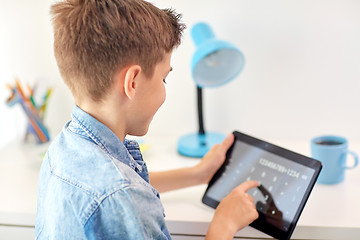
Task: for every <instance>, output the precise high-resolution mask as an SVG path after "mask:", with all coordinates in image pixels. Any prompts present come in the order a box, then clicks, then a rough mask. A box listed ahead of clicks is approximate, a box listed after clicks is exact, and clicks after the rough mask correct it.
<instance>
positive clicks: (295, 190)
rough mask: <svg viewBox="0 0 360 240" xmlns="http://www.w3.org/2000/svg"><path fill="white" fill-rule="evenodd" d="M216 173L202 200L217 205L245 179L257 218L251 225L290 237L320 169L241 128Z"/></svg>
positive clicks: (300, 156) (315, 162)
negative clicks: (254, 185) (250, 184)
mask: <svg viewBox="0 0 360 240" xmlns="http://www.w3.org/2000/svg"><path fill="white" fill-rule="evenodd" d="M233 134H234V136H235V140H234V143H233V145H232V146H231V147H230V149H229V150H228V152H227V154H226V159H225V162H224V164H223V165H222V166H221V167H220V168H219V170H218V171H217V172H216V173H215V175H214V176H213V178H212V179H211V181H210V182H209V185H208V187H207V189H206V191H205V194H204V196H203V198H202V202H203V203H204V204H206V205H208V206H210V207H212V208H216V207H217V205H218V204H219V203H220V201H221V200H222V199H223V198H224V197H225V196H226V195H228V194H229V193H230V192H231V191H232V190H233V189H234V188H235V187H237V186H238V185H240V184H241V183H242V182H244V181H247V180H256V181H258V182H259V186H258V187H257V188H253V189H250V190H249V191H248V194H250V195H251V196H252V197H253V198H254V200H255V205H256V209H257V211H258V213H259V218H258V219H257V220H255V221H254V222H253V223H251V224H250V226H252V227H254V228H256V229H258V230H260V231H262V232H264V233H266V234H268V235H270V236H272V237H275V238H277V239H290V237H291V234H292V233H293V231H294V229H295V226H296V223H297V221H298V219H299V217H300V214H301V212H302V210H303V208H304V206H305V203H306V201H307V199H308V197H309V195H310V192H311V190H312V188H313V186H314V184H315V182H316V179H317V177H318V175H319V173H320V170H321V167H322V166H321V162H319V161H317V160H314V159H312V158H309V157H306V156H303V155H300V154H298V153H295V152H293V151H290V150H287V149H284V148H281V147H279V146H276V145H273V144H271V143H269V142H266V141H263V140H260V139H257V138H254V137H252V136H249V135H246V134H244V133H240V132H237V131H235V132H233Z"/></svg>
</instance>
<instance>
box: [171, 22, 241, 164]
mask: <svg viewBox="0 0 360 240" xmlns="http://www.w3.org/2000/svg"><path fill="white" fill-rule="evenodd" d="M191 36H192V39H193V41H194V43H195V46H196V51H195V53H194V55H193V58H192V61H191V73H192V76H193V79H194V81H195V83H196V85H197V105H198V121H199V132H198V133H195V134H189V135H186V136H183V137H181V138H180V139H179V142H178V152H179V153H180V154H181V155H184V156H188V157H203V156H204V155H205V154H206V153H207V152H208V150H209V149H210V148H211V147H212V146H213V145H214V144H216V143H220V142H222V141H223V139H224V138H225V135H223V134H220V133H208V132H205V129H204V118H203V108H202V106H203V104H202V88H204V87H218V86H221V85H224V84H226V83H228V82H230V81H231V80H233V79H234V78H235V77H236V76H237V75H238V74H239V73H240V72H241V71H242V70H243V68H244V64H245V58H244V55H243V54H242V52H241V51H240V50H239V49H238V48H236V47H235V46H234V45H232V44H231V43H229V42H226V41H223V40H220V39H218V38H216V37H215V34H214V33H213V31H212V29H211V27H210V26H209V25H208V24H206V23H203V22H200V23H197V24H195V25H194V26H193V27H192V29H191Z"/></svg>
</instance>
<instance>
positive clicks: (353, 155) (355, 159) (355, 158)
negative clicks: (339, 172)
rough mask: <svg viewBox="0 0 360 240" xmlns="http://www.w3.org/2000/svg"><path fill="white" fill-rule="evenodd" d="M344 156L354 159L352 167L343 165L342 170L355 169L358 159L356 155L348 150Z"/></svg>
mask: <svg viewBox="0 0 360 240" xmlns="http://www.w3.org/2000/svg"><path fill="white" fill-rule="evenodd" d="M345 154H350V155H351V156H352V157H353V158H354V165H352V166H347V165H346V163H345V166H344V168H345V169H353V168H355V167H356V166H357V165H358V164H359V157H358V155H357V154H356V153H355V152H353V151H349V150H348V151H346V152H345Z"/></svg>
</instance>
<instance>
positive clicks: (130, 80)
mask: <svg viewBox="0 0 360 240" xmlns="http://www.w3.org/2000/svg"><path fill="white" fill-rule="evenodd" d="M140 72H141V67H140V66H139V65H131V66H130V67H129V68H128V69H127V70H126V72H125V78H124V91H125V95H126V96H127V97H128V98H129V99H130V100H132V99H133V98H134V96H135V92H136V87H137V81H136V80H137V79H138V77H139V74H140Z"/></svg>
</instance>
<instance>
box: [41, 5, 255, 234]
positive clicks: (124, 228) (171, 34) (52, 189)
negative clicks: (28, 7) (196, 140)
mask: <svg viewBox="0 0 360 240" xmlns="http://www.w3.org/2000/svg"><path fill="white" fill-rule="evenodd" d="M51 12H52V15H53V26H54V51H55V57H56V60H57V64H58V67H59V70H60V73H61V75H62V77H63V79H64V81H65V83H66V84H67V85H68V87H69V88H70V90H71V92H72V94H73V96H74V99H75V103H76V106H75V107H74V110H73V113H72V120H71V121H69V122H68V123H67V124H66V125H65V127H64V129H63V131H62V132H61V133H60V134H59V135H58V136H57V137H56V139H54V141H53V143H52V144H51V146H50V147H49V150H48V152H47V154H46V156H45V158H44V161H43V164H42V167H41V171H40V176H39V189H38V212H37V220H36V238H37V239H170V235H169V232H168V230H167V228H166V225H165V220H164V210H163V208H162V205H161V202H160V199H159V193H158V191H159V192H164V191H169V190H173V189H177V188H181V187H187V186H191V185H196V184H201V183H207V182H208V181H209V180H210V178H211V177H212V175H213V174H214V173H215V171H216V170H217V169H218V168H219V166H220V165H221V163H222V162H223V161H224V158H225V153H226V151H227V149H228V148H229V147H230V146H231V144H232V142H233V136H232V135H229V136H228V137H227V138H226V139H225V140H224V142H223V143H222V144H219V145H216V146H215V147H214V148H212V149H211V150H210V151H209V153H208V154H207V155H206V156H205V157H204V158H203V160H202V161H201V162H200V163H199V164H198V165H196V166H195V167H191V168H184V169H178V170H173V171H168V172H158V173H152V174H150V179H149V174H148V171H147V168H146V165H145V162H144V161H143V160H142V156H141V153H140V151H139V147H138V145H137V143H136V142H134V141H128V140H126V139H125V136H126V135H128V134H129V135H135V136H142V135H145V134H146V133H147V130H148V127H149V124H150V122H151V120H152V117H153V116H154V114H155V113H156V111H157V110H158V108H159V107H160V106H161V105H162V103H163V102H164V100H165V87H164V83H165V79H166V76H167V75H168V73H169V72H170V71H171V70H172V68H171V67H170V58H171V53H172V50H173V48H175V47H177V46H178V45H179V44H180V41H181V33H182V30H183V29H184V25H183V24H181V23H179V20H180V16H179V15H176V14H175V13H174V12H173V11H171V10H160V9H158V8H156V7H154V6H153V5H151V4H150V3H148V2H145V1H142V0H66V1H64V2H60V3H57V4H55V5H53V6H52V8H51ZM255 186H257V183H256V182H245V183H243V184H242V185H240V186H239V187H238V188H236V189H235V190H234V191H233V192H232V193H230V194H229V196H227V197H226V198H224V200H223V201H222V202H221V203H220V205H219V207H218V208H217V210H216V211H215V216H214V219H213V221H212V222H211V224H210V227H209V230H208V234H207V238H208V239H232V237H233V235H234V233H235V232H236V231H238V230H239V229H241V228H243V227H245V226H246V225H248V224H249V223H250V222H252V221H253V220H254V219H256V218H257V216H258V215H257V212H256V209H255V206H254V201H253V199H252V198H251V197H250V196H249V195H248V194H247V193H246V191H247V190H248V189H250V188H252V187H255Z"/></svg>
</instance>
